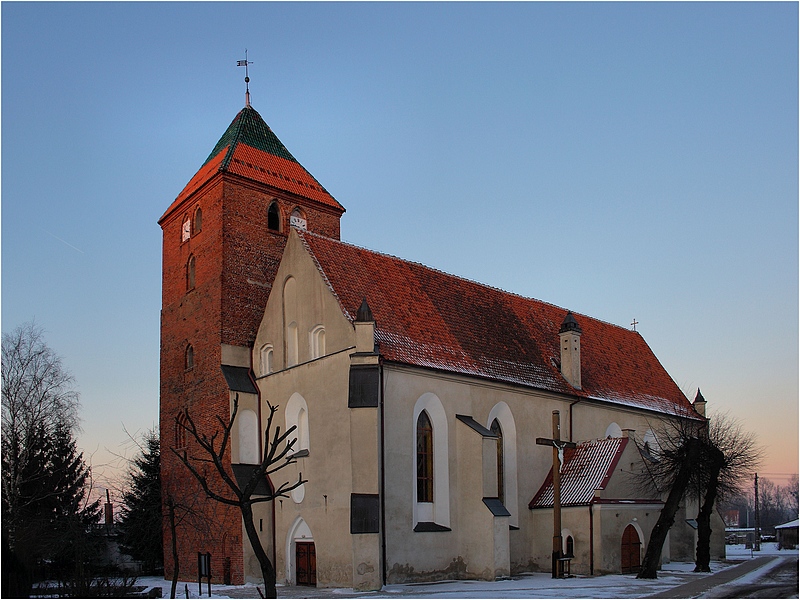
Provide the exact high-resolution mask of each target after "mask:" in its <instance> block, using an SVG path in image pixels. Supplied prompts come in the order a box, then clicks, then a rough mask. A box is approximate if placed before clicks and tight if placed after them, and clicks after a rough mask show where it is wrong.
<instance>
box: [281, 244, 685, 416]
mask: <svg viewBox="0 0 800 600" xmlns="http://www.w3.org/2000/svg"><path fill="white" fill-rule="evenodd" d="M297 234H298V235H299V236H300V239H301V241H302V242H303V244H304V246H305V247H306V249H307V250H308V251H309V253H310V254H311V256H312V258H313V259H314V261H315V263H316V265H317V268H318V269H319V271H320V273H321V274H322V276H323V278H324V279H325V281H326V282H327V283H328V285H329V286H330V289H331V291H332V292H333V294H334V295H335V296H336V297H337V299H338V300H339V303H340V306H341V308H342V311H343V314H344V315H345V316H346V317H347V318H348V319H350V320H351V321H352V320H354V316H355V315H356V313H357V312H358V308H359V307H360V306H361V303H362V301H363V299H364V298H366V299H367V302H368V304H369V307H370V309H371V310H372V313H373V315H374V319H375V322H376V333H375V339H376V341H377V342H378V344H379V347H380V352H381V354H382V355H383V357H384V359H385V360H387V361H389V362H397V363H403V364H408V365H414V366H419V367H425V368H430V369H437V370H442V371H448V372H452V373H460V374H464V375H472V376H476V377H482V378H487V379H492V380H495V381H502V382H507V383H510V384H514V385H521V386H526V387H531V388H536V389H543V390H548V391H551V392H556V393H560V394H568V395H571V396H577V397H583V398H587V399H596V400H600V401H604V402H612V403H615V404H621V405H626V406H633V407H637V408H643V409H647V410H654V411H658V412H662V413H668V414H687V415H694V414H695V413H694V410H693V408H692V405H691V404H690V403H689V400H688V399H687V398H686V396H684V394H683V392H681V390H680V388H679V387H678V386H677V384H676V383H675V382H674V381H673V380H672V378H671V377H670V376H669V374H668V373H667V371H666V370H665V369H664V367H663V366H662V365H661V363H660V362H659V361H658V359H657V358H656V356H655V354H653V351H652V350H651V349H650V347H649V346H648V345H647V343H646V342H645V341H644V339H643V338H642V336H641V335H640V334H639V333H638V332H636V331H631V330H629V329H625V328H623V327H619V326H616V325H612V324H610V323H606V322H604V321H601V320H599V319H594V318H592V317H589V316H586V315H581V314H578V313H573V314H574V318H575V319H576V321H577V322H578V323H579V324H580V328H581V330H582V336H581V383H582V387H581V389H576V388H574V387H572V386H571V385H570V384H569V383H568V382H567V380H566V379H565V378H564V377H563V376H562V374H561V371H560V366H559V365H560V360H561V350H560V340H559V328H560V326H561V323H562V322H563V321H564V317H565V315H566V314H567V313H568V311H567V310H566V309H564V308H560V307H558V306H554V305H552V304H548V303H546V302H542V301H541V300H535V299H532V298H525V297H523V296H519V295H517V294H513V293H510V292H506V291H503V290H499V289H497V288H493V287H490V286H487V285H484V284H481V283H476V282H474V281H470V280H467V279H463V278H461V277H457V276H454V275H449V274H447V273H444V272H442V271H438V270H436V269H433V268H430V267H426V266H424V265H421V264H419V263H414V262H410V261H406V260H402V259H400V258H397V257H395V256H390V255H387V254H381V253H378V252H374V251H371V250H366V249H364V248H360V247H358V246H353V245H351V244H347V243H344V242H341V241H339V240H334V239H330V238H326V237H323V236H320V235H317V234H314V233H311V232H308V231H299V230H298V231H297Z"/></svg>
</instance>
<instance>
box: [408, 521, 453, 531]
mask: <svg viewBox="0 0 800 600" xmlns="http://www.w3.org/2000/svg"><path fill="white" fill-rule="evenodd" d="M414 531H416V532H417V533H422V532H425V533H433V532H436V531H453V530H452V529H450V528H449V527H445V526H444V525H439V524H438V523H431V522H428V521H420V522H419V523H417V524H416V525H415V526H414Z"/></svg>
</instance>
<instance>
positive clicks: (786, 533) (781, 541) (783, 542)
mask: <svg viewBox="0 0 800 600" xmlns="http://www.w3.org/2000/svg"><path fill="white" fill-rule="evenodd" d="M797 523H798V519H795V520H794V521H789V522H788V523H784V524H783V525H776V526H775V535H776V536H777V538H778V549H780V550H782V549H789V550H793V549H795V548H797Z"/></svg>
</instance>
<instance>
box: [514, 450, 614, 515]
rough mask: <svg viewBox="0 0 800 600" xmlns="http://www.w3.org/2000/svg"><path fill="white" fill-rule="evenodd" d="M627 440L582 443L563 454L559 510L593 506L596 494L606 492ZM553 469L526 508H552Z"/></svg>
mask: <svg viewBox="0 0 800 600" xmlns="http://www.w3.org/2000/svg"><path fill="white" fill-rule="evenodd" d="M627 443H628V438H608V439H605V440H593V441H588V442H581V443H580V444H578V445H577V447H575V448H567V449H565V450H564V464H563V466H562V467H561V506H581V505H587V504H590V503H591V502H592V499H593V498H594V491H595V490H602V489H605V487H606V485H607V484H608V480H609V479H611V475H612V474H613V472H614V468H615V467H616V466H617V463H618V462H619V457H620V456H622V451H623V450H624V449H625V446H626V445H627ZM552 506H553V469H552V468H551V469H550V472H549V473H548V474H547V478H546V479H545V480H544V483H543V484H542V487H541V488H539V491H538V492H536V495H535V496H534V497H533V500H531V501H530V504H528V508H552Z"/></svg>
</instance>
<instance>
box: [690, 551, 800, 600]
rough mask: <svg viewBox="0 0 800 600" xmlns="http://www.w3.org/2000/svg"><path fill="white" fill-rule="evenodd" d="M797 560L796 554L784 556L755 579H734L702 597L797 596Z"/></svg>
mask: <svg viewBox="0 0 800 600" xmlns="http://www.w3.org/2000/svg"><path fill="white" fill-rule="evenodd" d="M798 585H800V584H799V583H798V560H797V557H796V556H791V557H784V558H782V559H781V562H780V564H778V565H776V566H775V567H773V568H772V569H770V570H769V571H767V572H766V573H764V574H763V575H760V576H759V577H758V578H757V579H756V580H754V581H749V582H747V583H737V582H735V581H733V582H731V583H728V584H725V585H721V586H719V587H716V588H714V589H712V590H709V591H708V592H707V593H706V594H704V595H703V596H701V597H702V598H797V597H798Z"/></svg>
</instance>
